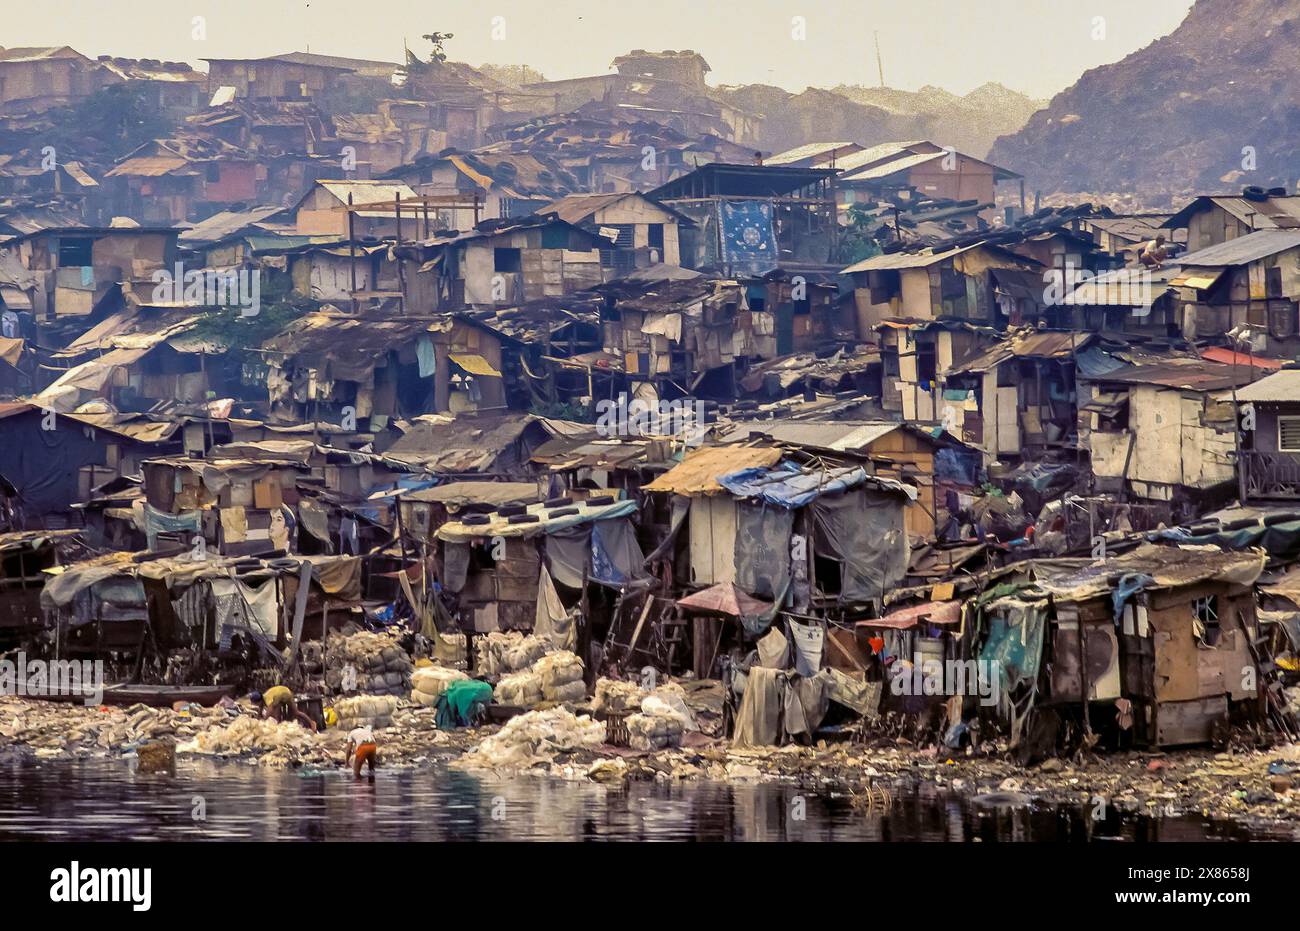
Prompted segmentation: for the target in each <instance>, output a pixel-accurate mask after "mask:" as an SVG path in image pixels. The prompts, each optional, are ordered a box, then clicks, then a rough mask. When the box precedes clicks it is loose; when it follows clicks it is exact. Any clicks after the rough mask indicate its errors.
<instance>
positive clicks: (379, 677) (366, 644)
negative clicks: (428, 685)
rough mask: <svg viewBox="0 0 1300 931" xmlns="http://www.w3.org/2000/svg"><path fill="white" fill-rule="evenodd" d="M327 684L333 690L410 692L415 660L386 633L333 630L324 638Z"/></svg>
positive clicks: (372, 692)
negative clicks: (349, 633) (345, 633)
mask: <svg viewBox="0 0 1300 931" xmlns="http://www.w3.org/2000/svg"><path fill="white" fill-rule="evenodd" d="M324 666H325V685H326V687H327V688H328V689H329V690H330V691H331V692H334V693H336V694H337V693H340V692H365V693H368V694H371V695H403V696H404V695H407V694H409V693H410V691H411V671H412V670H413V669H414V668H415V664H414V663H413V662H412V661H411V657H410V656H409V655H408V654H407V652H406V651H405V650H403V649H402V648H401V647H399V646H398V645H397V641H396V640H394V639H393V638H392V637H390V636H388V635H386V634H376V633H371V632H369V631H365V630H362V631H358V632H356V633H354V634H351V635H344V634H342V633H338V632H335V631H331V632H330V634H329V635H328V637H327V638H326V640H325V655H324Z"/></svg>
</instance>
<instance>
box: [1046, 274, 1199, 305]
mask: <svg viewBox="0 0 1300 931" xmlns="http://www.w3.org/2000/svg"><path fill="white" fill-rule="evenodd" d="M1178 273H1179V269H1177V268H1172V267H1165V268H1158V269H1154V270H1153V269H1149V268H1117V269H1115V270H1114V271H1109V272H1106V273H1105V274H1104V275H1098V276H1097V277H1095V278H1089V279H1088V280H1087V281H1085V282H1083V283H1082V284H1080V285H1079V286H1078V287H1077V288H1075V289H1074V290H1073V291H1071V292H1070V293H1069V294H1067V295H1066V296H1065V297H1064V298H1063V299H1062V301H1061V303H1062V304H1066V305H1070V306H1085V307H1149V306H1150V305H1151V304H1152V303H1154V302H1155V301H1156V300H1157V299H1159V298H1160V297H1162V296H1164V295H1165V294H1167V293H1169V291H1170V290H1171V288H1170V285H1169V281H1170V279H1171V278H1173V277H1174V276H1175V275H1177V274H1178Z"/></svg>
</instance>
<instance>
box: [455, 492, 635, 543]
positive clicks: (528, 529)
mask: <svg viewBox="0 0 1300 931" xmlns="http://www.w3.org/2000/svg"><path fill="white" fill-rule="evenodd" d="M557 510H563V511H577V513H576V514H566V515H564V516H562V517H552V516H550V515H551V512H553V511H557ZM636 510H637V503H636V502H635V501H633V500H632V499H630V498H628V499H624V500H622V501H615V502H614V503H613V504H597V505H591V504H588V503H587V502H585V501H575V502H574V503H573V504H571V505H566V506H565V507H563V508H554V507H552V508H548V507H546V506H545V505H544V504H533V505H530V506H529V507H528V508H527V510H526V513H528V514H531V515H533V516H534V517H536V518H537V520H535V521H530V522H527V523H516V524H512V523H510V519H509V518H508V517H505V516H502V515H501V514H491V515H488V516H489V517H490V520H489V521H488V522H487V523H486V524H466V523H462V522H461V521H448V522H447V523H445V524H443V525H442V526H441V527H439V528H438V539H439V540H444V541H447V542H451V543H465V542H468V541H469V540H473V539H478V538H482V537H498V536H499V537H531V536H536V535H537V534H541V533H555V532H556V531H557V530H564V529H566V528H568V527H574V526H576V525H578V524H587V523H590V522H592V521H597V520H611V519H613V518H616V517H630V516H632V515H633V514H635V513H636Z"/></svg>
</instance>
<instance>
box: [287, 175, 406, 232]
mask: <svg viewBox="0 0 1300 931" xmlns="http://www.w3.org/2000/svg"><path fill="white" fill-rule="evenodd" d="M416 200H417V197H416V193H415V191H413V190H411V189H410V188H409V187H408V186H407V185H406V184H404V183H402V182H400V181H317V182H316V183H315V184H313V185H312V186H311V188H310V189H309V190H308V191H307V193H306V194H304V195H303V196H302V198H301V199H300V200H299V201H298V203H297V204H295V205H294V207H293V210H292V217H293V226H294V229H295V231H296V232H297V233H299V234H300V235H305V236H320V235H329V236H334V237H336V238H338V239H348V238H349V237H351V238H353V239H358V240H360V239H365V238H366V237H376V238H380V239H383V238H392V237H395V236H396V235H397V234H398V228H397V227H398V222H399V219H401V217H400V215H399V213H398V211H399V209H400V207H399V204H400V202H401V201H407V202H409V203H410V210H411V212H410V214H409V215H407V216H406V217H405V220H406V222H407V223H408V224H409V226H407V227H406V231H405V235H407V236H410V237H412V238H414V236H415V235H416ZM349 205H351V206H352V207H353V208H362V209H352V210H351V213H352V221H351V222H349V218H348V214H349Z"/></svg>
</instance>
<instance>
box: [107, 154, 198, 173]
mask: <svg viewBox="0 0 1300 931" xmlns="http://www.w3.org/2000/svg"><path fill="white" fill-rule="evenodd" d="M188 164H189V162H188V161H186V160H185V159H183V158H177V157H175V156H166V155H141V156H137V157H136V158H128V159H127V160H126V161H124V162H121V163H119V164H118V165H117V166H115V167H114V168H113V170H112V171H110V172H109V173H108V174H106V175H105V176H104V177H106V178H119V177H124V176H130V177H137V178H156V177H158V176H160V175H165V174H167V173H168V172H172V171H175V170H176V169H177V168H184V167H185V166H186V165H188Z"/></svg>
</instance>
